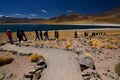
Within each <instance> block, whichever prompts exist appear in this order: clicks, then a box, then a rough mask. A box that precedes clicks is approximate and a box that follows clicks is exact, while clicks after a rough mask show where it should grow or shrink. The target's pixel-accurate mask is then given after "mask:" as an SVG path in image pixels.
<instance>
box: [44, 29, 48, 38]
mask: <svg viewBox="0 0 120 80" xmlns="http://www.w3.org/2000/svg"><path fill="white" fill-rule="evenodd" d="M48 39H49V37H48V31H47V30H46V32H45V33H44V40H48Z"/></svg>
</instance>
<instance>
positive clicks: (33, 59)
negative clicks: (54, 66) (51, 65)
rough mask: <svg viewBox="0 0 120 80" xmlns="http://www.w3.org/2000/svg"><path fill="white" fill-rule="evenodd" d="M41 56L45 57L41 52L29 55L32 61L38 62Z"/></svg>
mask: <svg viewBox="0 0 120 80" xmlns="http://www.w3.org/2000/svg"><path fill="white" fill-rule="evenodd" d="M39 58H43V59H44V57H43V56H42V55H41V54H33V55H31V56H29V59H30V61H31V62H37V60H38V59H39Z"/></svg>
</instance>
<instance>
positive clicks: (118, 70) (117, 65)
mask: <svg viewBox="0 0 120 80" xmlns="http://www.w3.org/2000/svg"><path fill="white" fill-rule="evenodd" d="M114 70H115V72H116V73H117V74H118V75H119V76H120V63H118V64H116V65H115V68H114Z"/></svg>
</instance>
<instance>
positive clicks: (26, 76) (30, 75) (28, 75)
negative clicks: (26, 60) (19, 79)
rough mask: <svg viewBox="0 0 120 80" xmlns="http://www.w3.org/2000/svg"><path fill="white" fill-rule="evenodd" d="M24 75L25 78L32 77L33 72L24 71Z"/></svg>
mask: <svg viewBox="0 0 120 80" xmlns="http://www.w3.org/2000/svg"><path fill="white" fill-rule="evenodd" d="M24 77H25V78H33V74H29V73H26V74H24Z"/></svg>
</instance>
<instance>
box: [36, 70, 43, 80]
mask: <svg viewBox="0 0 120 80" xmlns="http://www.w3.org/2000/svg"><path fill="white" fill-rule="evenodd" d="M41 72H42V71H41V70H39V71H37V72H36V73H35V80H39V79H40V78H41Z"/></svg>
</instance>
